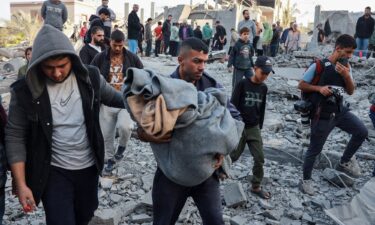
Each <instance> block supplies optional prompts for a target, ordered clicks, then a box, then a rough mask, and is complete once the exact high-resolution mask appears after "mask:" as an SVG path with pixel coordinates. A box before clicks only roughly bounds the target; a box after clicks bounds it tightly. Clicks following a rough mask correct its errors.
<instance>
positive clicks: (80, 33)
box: [79, 27, 87, 38]
mask: <svg viewBox="0 0 375 225" xmlns="http://www.w3.org/2000/svg"><path fill="white" fill-rule="evenodd" d="M86 32H87V27H82V28H81V31H80V32H79V36H80V37H81V38H84V37H85V35H86Z"/></svg>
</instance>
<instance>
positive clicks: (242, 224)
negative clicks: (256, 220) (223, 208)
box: [230, 216, 248, 225]
mask: <svg viewBox="0 0 375 225" xmlns="http://www.w3.org/2000/svg"><path fill="white" fill-rule="evenodd" d="M246 224H248V223H247V219H246V218H244V217H241V216H235V217H232V218H231V219H230V225H246Z"/></svg>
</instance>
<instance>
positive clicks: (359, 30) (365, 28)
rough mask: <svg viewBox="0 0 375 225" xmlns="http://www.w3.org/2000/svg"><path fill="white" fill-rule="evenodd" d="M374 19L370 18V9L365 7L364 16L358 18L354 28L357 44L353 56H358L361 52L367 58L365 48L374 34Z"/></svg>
mask: <svg viewBox="0 0 375 225" xmlns="http://www.w3.org/2000/svg"><path fill="white" fill-rule="evenodd" d="M374 24H375V22H374V18H372V17H371V8H370V7H369V6H367V7H366V8H365V14H364V15H363V16H361V17H359V18H358V20H357V24H356V27H355V36H356V42H357V49H356V50H355V54H356V55H357V56H359V55H360V53H359V52H361V51H363V52H362V55H363V56H367V48H368V44H369V39H370V37H371V35H372V33H373V32H374Z"/></svg>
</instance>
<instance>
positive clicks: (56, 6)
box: [41, 0, 68, 30]
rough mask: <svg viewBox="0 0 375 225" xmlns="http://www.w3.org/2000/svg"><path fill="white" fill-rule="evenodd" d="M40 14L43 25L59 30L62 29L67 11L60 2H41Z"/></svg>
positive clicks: (51, 0) (66, 17)
mask: <svg viewBox="0 0 375 225" xmlns="http://www.w3.org/2000/svg"><path fill="white" fill-rule="evenodd" d="M41 14H42V17H43V19H44V24H49V25H52V26H54V27H56V28H57V29H59V30H62V29H63V26H64V23H65V22H66V20H67V19H68V10H67V9H66V7H65V5H64V3H62V2H61V1H56V3H54V1H53V0H49V1H45V2H43V5H42V9H41Z"/></svg>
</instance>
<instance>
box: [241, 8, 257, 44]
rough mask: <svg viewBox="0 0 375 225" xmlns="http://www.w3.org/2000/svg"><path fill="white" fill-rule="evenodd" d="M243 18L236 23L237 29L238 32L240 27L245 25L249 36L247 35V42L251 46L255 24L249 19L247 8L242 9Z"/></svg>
mask: <svg viewBox="0 0 375 225" xmlns="http://www.w3.org/2000/svg"><path fill="white" fill-rule="evenodd" d="M242 15H243V20H242V21H240V22H239V23H238V27H237V31H238V32H240V30H241V29H242V27H247V28H249V30H250V36H249V44H250V46H253V39H254V37H255V35H256V26H255V23H254V21H252V20H251V19H250V13H249V10H247V9H245V10H244V11H242Z"/></svg>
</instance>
